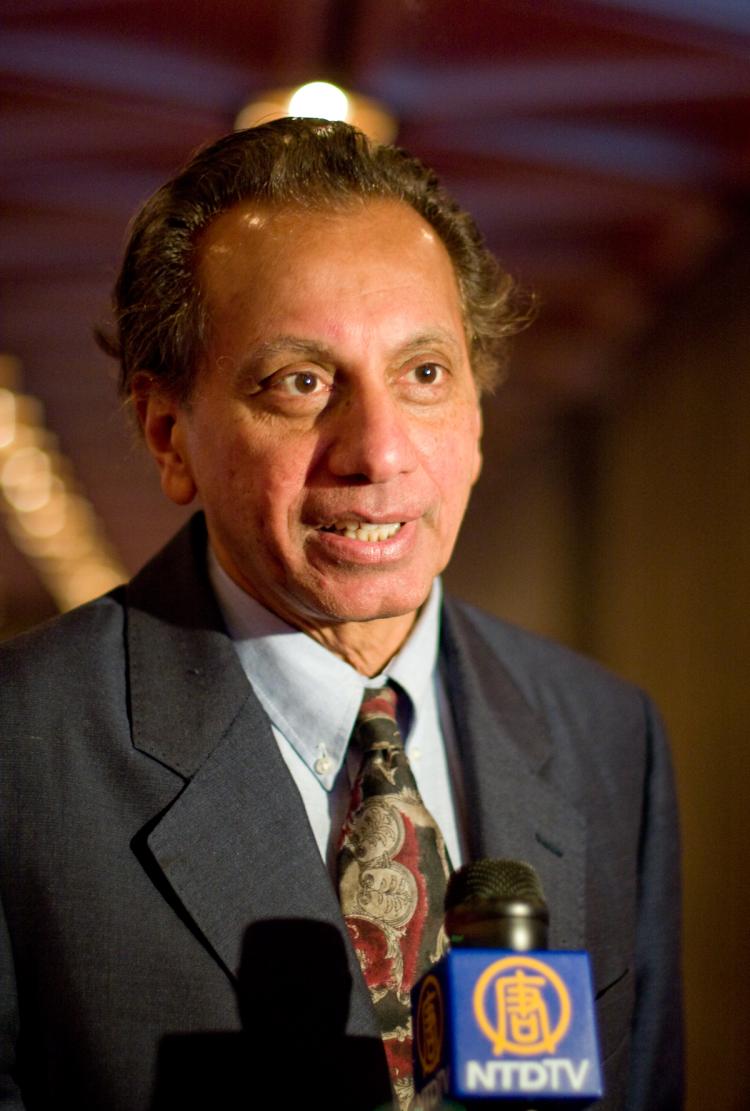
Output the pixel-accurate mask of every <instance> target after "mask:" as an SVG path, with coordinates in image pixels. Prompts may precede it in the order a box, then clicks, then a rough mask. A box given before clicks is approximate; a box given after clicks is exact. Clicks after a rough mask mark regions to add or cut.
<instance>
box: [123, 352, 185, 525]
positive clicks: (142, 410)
mask: <svg viewBox="0 0 750 1111" xmlns="http://www.w3.org/2000/svg"><path fill="white" fill-rule="evenodd" d="M132 398H133V404H134V406H135V411H136V413H137V414H138V420H139V422H140V425H141V429H142V430H143V438H144V439H145V441H146V446H147V447H148V450H149V451H150V452H151V454H152V455H153V457H154V459H155V460H156V465H157V467H158V468H159V475H160V477H161V488H162V490H163V491H164V493H165V494H166V495H167V497H168V498H170V499H171V500H172V501H173V502H176V503H177V505H188V504H189V503H190V502H191V501H192V500H193V498H194V497H195V495H196V492H197V487H196V485H195V480H194V479H193V474H192V470H191V467H190V458H189V455H188V451H187V438H186V435H185V432H186V425H187V420H188V412H187V409H186V407H185V404H184V403H183V402H180V401H178V400H177V398H176V397H175V396H174V395H173V394H171V393H169V392H168V391H167V390H164V389H163V388H162V387H161V386H160V385H159V383H158V382H157V381H156V380H155V379H153V378H152V377H151V376H150V375H148V374H145V373H141V374H137V375H136V376H135V378H134V380H133V386H132Z"/></svg>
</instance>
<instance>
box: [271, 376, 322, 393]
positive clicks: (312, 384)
mask: <svg viewBox="0 0 750 1111" xmlns="http://www.w3.org/2000/svg"><path fill="white" fill-rule="evenodd" d="M277 385H278V386H279V387H280V388H281V389H282V390H283V391H284V392H285V393H288V394H292V396H293V397H309V396H310V395H311V394H315V393H318V392H319V391H320V390H321V389H323V382H322V381H321V379H320V378H319V377H318V375H317V374H314V373H313V372H312V371H311V370H297V371H295V372H294V373H293V374H287V375H285V377H284V378H280V379H279V380H278V382H277Z"/></svg>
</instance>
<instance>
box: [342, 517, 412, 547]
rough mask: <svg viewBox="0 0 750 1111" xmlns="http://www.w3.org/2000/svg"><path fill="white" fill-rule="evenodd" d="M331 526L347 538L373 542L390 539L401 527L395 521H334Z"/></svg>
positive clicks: (398, 522)
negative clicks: (367, 522)
mask: <svg viewBox="0 0 750 1111" xmlns="http://www.w3.org/2000/svg"><path fill="white" fill-rule="evenodd" d="M332 528H333V529H334V531H335V532H339V533H341V534H342V535H343V536H346V538H347V539H348V540H366V541H368V542H369V543H373V542H374V541H376V540H390V538H391V537H392V536H395V535H396V533H397V532H398V530H399V529H400V528H401V523H400V521H396V522H395V523H394V524H382V525H368V524H365V523H364V522H362V521H335V522H334V524H333V526H332Z"/></svg>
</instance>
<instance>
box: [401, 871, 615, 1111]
mask: <svg viewBox="0 0 750 1111" xmlns="http://www.w3.org/2000/svg"><path fill="white" fill-rule="evenodd" d="M445 908H446V915H445V930H446V933H447V934H448V937H449V939H450V943H451V948H450V950H449V952H448V953H447V954H446V955H445V956H444V957H443V958H442V960H440V961H439V962H438V963H437V964H436V965H435V966H434V967H433V968H432V969H431V970H430V971H429V972H427V973H426V974H425V975H424V976H423V977H422V978H421V980H419V981H418V982H417V984H416V985H415V986H414V988H413V989H412V1014H413V1020H414V1042H413V1045H414V1083H415V1089H416V1093H417V1096H418V1103H419V1107H420V1108H422V1109H423V1111H432V1109H434V1108H438V1107H440V1106H442V1104H443V1100H444V1099H449V1100H458V1101H460V1102H461V1104H462V1105H464V1106H467V1107H477V1108H479V1107H480V1106H481V1107H483V1108H490V1107H498V1108H503V1109H505V1111H510V1109H511V1108H518V1109H521V1108H525V1109H531V1108H534V1107H536V1106H537V1101H539V1104H540V1105H541V1106H543V1107H544V1108H545V1111H553V1109H557V1108H560V1109H562V1108H565V1109H567V1111H571V1109H572V1108H584V1107H587V1106H588V1105H589V1104H590V1103H591V1102H592V1101H594V1100H596V1099H600V1098H601V1096H602V1094H603V1087H602V1078H601V1068H600V1064H599V1048H598V1039H597V1033H596V1023H595V1017H594V997H593V989H592V982H591V968H590V964H589V958H588V954H586V953H583V952H570V951H551V950H548V949H547V935H548V929H549V911H548V908H547V904H546V902H545V899H544V894H543V892H542V887H541V883H540V881H539V877H538V876H537V874H536V872H535V871H534V869H533V868H532V867H531V865H530V864H525V863H523V862H522V861H518V860H478V861H475V862H474V863H473V864H468V865H465V866H464V867H463V868H460V869H459V870H458V871H457V872H454V873H453V875H452V876H451V878H450V881H449V884H448V891H447V894H446V898H445Z"/></svg>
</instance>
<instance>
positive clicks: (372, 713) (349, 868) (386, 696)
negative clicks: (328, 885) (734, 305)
mask: <svg viewBox="0 0 750 1111" xmlns="http://www.w3.org/2000/svg"><path fill="white" fill-rule="evenodd" d="M396 699H397V695H396V691H395V690H393V689H392V688H391V687H383V688H382V689H381V690H366V691H365V693H364V698H363V700H362V706H361V708H360V711H359V716H358V718H357V722H356V725H355V727H354V731H353V733H352V738H351V742H350V744H353V745H355V746H356V748H358V749H359V750H360V751H361V752H362V766H361V768H360V770H359V774H358V776H357V779H356V780H355V783H354V786H353V788H352V797H351V802H350V804H349V813H348V814H347V817H346V821H345V822H344V826H343V829H342V831H341V840H340V843H339V853H338V882H339V897H340V899H341V909H342V910H343V912H344V918H345V920H346V924H347V927H348V929H349V933H350V935H351V939H352V942H353V944H354V948H355V949H356V952H357V956H358V958H359V963H360V965H361V967H362V972H363V975H364V978H365V980H366V982H367V986H368V987H369V989H370V994H371V995H372V1000H373V1003H374V1004H375V1010H376V1012H377V1015H378V1019H379V1021H380V1027H381V1032H382V1036H383V1043H384V1045H385V1052H386V1057H387V1058H388V1066H389V1068H390V1071H391V1080H392V1083H393V1088H394V1092H395V1095H396V1098H397V1100H398V1104H399V1107H400V1108H401V1109H402V1111H405V1109H406V1108H408V1107H409V1106H410V1105H411V1103H412V1101H413V1096H414V1086H413V1082H412V1059H411V1041H412V1038H411V1005H410V999H409V992H410V990H411V988H412V986H413V984H414V983H415V982H416V981H417V980H418V979H419V977H420V976H421V975H422V973H423V972H424V971H425V970H426V969H427V968H429V967H430V966H431V965H432V964H434V963H435V961H436V960H438V959H439V958H440V956H442V954H443V952H444V951H445V950H446V949H447V947H448V944H447V938H446V935H445V931H444V929H443V914H444V910H443V902H444V899H445V888H446V883H447V878H448V876H449V874H450V871H451V867H450V861H449V860H448V854H447V852H446V849H445V845H444V843H443V836H442V834H441V832H440V830H439V828H438V826H437V824H436V822H435V819H434V818H433V817H432V816H431V815H430V813H429V812H428V810H427V808H426V807H425V805H424V803H423V802H422V799H421V797H420V795H419V791H418V789H417V785H416V782H415V780H414V776H413V774H412V771H411V768H410V767H409V761H408V758H407V756H406V753H405V752H404V743H403V741H402V739H401V734H400V733H399V729H398V725H397V723H396Z"/></svg>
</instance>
